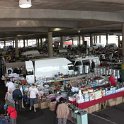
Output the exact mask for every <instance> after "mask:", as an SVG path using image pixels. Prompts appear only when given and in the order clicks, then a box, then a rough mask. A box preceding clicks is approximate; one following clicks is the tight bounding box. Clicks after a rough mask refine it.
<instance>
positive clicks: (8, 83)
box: [6, 78, 15, 92]
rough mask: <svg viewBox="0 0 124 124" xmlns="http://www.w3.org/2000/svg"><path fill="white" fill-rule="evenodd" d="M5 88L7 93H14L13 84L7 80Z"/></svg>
mask: <svg viewBox="0 0 124 124" xmlns="http://www.w3.org/2000/svg"><path fill="white" fill-rule="evenodd" d="M6 87H7V88H8V91H12V92H13V91H14V90H15V85H14V83H13V82H12V81H11V80H10V78H9V79H7V83H6Z"/></svg>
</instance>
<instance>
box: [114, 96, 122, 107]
mask: <svg viewBox="0 0 124 124" xmlns="http://www.w3.org/2000/svg"><path fill="white" fill-rule="evenodd" d="M122 102H123V98H122V97H118V98H116V105H118V104H121V103H122Z"/></svg>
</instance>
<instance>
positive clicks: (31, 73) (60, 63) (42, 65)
mask: <svg viewBox="0 0 124 124" xmlns="http://www.w3.org/2000/svg"><path fill="white" fill-rule="evenodd" d="M25 66H26V71H27V75H26V79H27V82H28V83H34V80H38V79H42V78H52V77H55V75H57V74H58V73H60V74H63V75H72V74H74V69H73V64H72V63H71V61H69V60H68V59H66V58H46V59H39V60H34V61H25Z"/></svg>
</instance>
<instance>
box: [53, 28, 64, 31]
mask: <svg viewBox="0 0 124 124" xmlns="http://www.w3.org/2000/svg"><path fill="white" fill-rule="evenodd" d="M61 30H62V29H61V28H54V29H53V31H61Z"/></svg>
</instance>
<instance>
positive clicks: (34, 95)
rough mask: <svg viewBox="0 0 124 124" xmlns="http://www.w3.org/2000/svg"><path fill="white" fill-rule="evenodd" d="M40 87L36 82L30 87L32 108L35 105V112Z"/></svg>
mask: <svg viewBox="0 0 124 124" xmlns="http://www.w3.org/2000/svg"><path fill="white" fill-rule="evenodd" d="M38 93H39V91H38V89H37V87H36V86H35V84H32V86H31V87H30V88H29V97H30V110H31V109H32V107H34V112H36V106H35V104H36V103H37V96H38Z"/></svg>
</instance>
